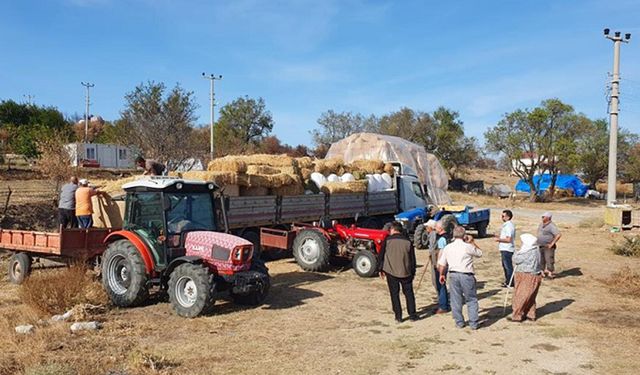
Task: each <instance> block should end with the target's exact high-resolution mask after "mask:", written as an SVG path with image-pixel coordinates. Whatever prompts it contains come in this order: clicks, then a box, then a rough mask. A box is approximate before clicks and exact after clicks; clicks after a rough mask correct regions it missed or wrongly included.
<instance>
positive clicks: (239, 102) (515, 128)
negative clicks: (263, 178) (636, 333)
mask: <svg viewBox="0 0 640 375" xmlns="http://www.w3.org/2000/svg"><path fill="white" fill-rule="evenodd" d="M196 110H197V104H196V103H195V100H194V95H193V93H192V92H189V91H185V90H184V89H183V88H181V87H180V86H179V85H176V86H175V87H173V88H171V89H168V88H167V87H166V86H165V85H164V84H163V83H156V82H147V83H143V84H140V85H139V86H137V87H136V88H135V89H134V90H133V91H131V92H129V93H127V94H126V95H125V107H124V109H123V110H122V112H121V117H120V118H119V119H117V120H115V121H113V122H99V121H96V122H90V125H89V132H88V139H89V141H92V142H100V143H120V144H127V145H133V146H136V147H137V148H138V149H139V150H140V151H141V152H142V153H143V154H144V155H145V156H146V157H148V158H155V159H160V160H162V161H164V162H167V164H168V166H169V168H174V167H176V166H177V165H179V164H181V163H182V162H183V161H185V160H186V159H190V158H198V159H203V160H206V159H207V158H208V156H209V127H208V126H202V127H200V126H197V120H198V119H197V116H196V114H195V113H196ZM78 119H79V116H77V115H75V116H72V117H70V118H65V116H64V115H63V114H62V113H60V112H59V111H58V110H57V109H56V108H53V107H41V106H37V105H31V104H20V103H16V102H14V101H11V100H8V101H2V102H0V155H2V154H4V153H7V152H13V153H18V154H23V155H26V156H28V157H37V156H38V155H39V153H40V152H41V151H42V149H43V148H44V149H49V148H51V143H50V142H49V143H45V142H44V140H47V139H55V140H57V141H58V142H71V141H80V140H82V139H83V138H84V126H83V125H81V124H78V123H77V120H78ZM317 123H318V127H317V128H316V129H315V130H313V131H311V135H312V137H313V142H314V148H313V149H309V148H308V147H307V146H304V145H299V146H296V147H292V146H289V145H286V144H282V142H281V141H280V140H279V139H278V138H277V137H276V136H273V135H271V132H272V130H273V126H274V121H273V117H272V115H271V113H270V112H269V111H268V110H267V109H266V104H265V102H264V100H263V99H262V98H258V99H253V98H249V97H240V98H237V99H236V100H234V101H232V102H231V103H228V104H226V105H225V106H223V107H222V108H221V109H220V116H219V118H218V121H217V123H216V125H215V134H214V140H215V142H214V150H215V153H216V156H222V155H226V154H233V153H255V152H264V153H272V154H276V153H287V154H290V155H294V156H304V155H313V156H317V157H324V155H325V154H326V152H327V150H328V148H329V146H330V145H331V144H332V143H333V142H336V141H338V140H340V139H343V138H345V137H347V136H349V135H351V134H353V133H357V132H374V133H380V134H386V135H393V136H399V137H402V138H405V139H407V140H410V141H412V142H415V143H418V144H420V145H423V146H424V147H425V149H426V150H427V151H428V152H431V153H433V154H435V155H436V156H437V157H438V159H439V160H440V162H441V163H442V165H443V167H444V168H445V169H446V170H447V171H448V173H449V175H450V177H451V178H456V177H458V176H459V174H460V173H461V172H463V171H464V170H465V169H467V168H470V167H485V168H486V167H489V168H491V167H496V162H495V160H494V158H492V157H487V154H486V153H490V154H491V155H492V156H493V157H496V156H500V157H502V159H503V160H506V161H507V162H506V163H504V164H505V165H508V166H509V167H510V166H511V161H512V160H516V161H518V160H520V159H523V158H524V157H525V156H526V157H531V161H532V162H531V164H525V163H522V162H520V166H519V167H520V168H516V170H515V171H514V172H516V174H518V175H519V176H520V177H521V178H523V179H524V180H525V181H527V182H528V183H529V184H530V186H531V188H532V191H535V190H536V189H535V186H534V184H533V176H534V174H535V173H536V172H537V171H539V170H544V171H546V172H548V173H550V174H551V175H552V187H551V189H550V191H551V194H553V191H554V187H555V181H556V178H557V175H558V173H559V172H560V171H562V172H563V173H575V172H578V173H582V174H583V176H584V179H585V180H586V182H588V183H589V184H590V185H592V186H593V185H595V183H596V182H597V181H598V180H600V179H603V178H604V177H605V176H606V174H607V167H608V165H607V158H608V124H607V122H606V121H605V120H602V119H597V120H592V119H589V118H587V117H586V116H585V115H583V114H580V113H577V112H576V111H575V110H574V108H573V107H572V106H570V105H568V104H566V103H563V102H562V101H560V100H558V99H549V100H545V101H543V102H542V103H541V104H540V105H539V106H538V107H536V108H533V109H531V110H529V109H518V110H515V111H513V112H511V113H507V114H505V115H504V116H503V117H502V119H501V120H500V121H499V122H498V124H496V125H495V126H494V127H491V128H489V129H488V130H487V131H486V132H485V134H484V136H485V150H482V149H481V148H480V147H479V146H478V141H477V139H476V138H474V137H469V136H467V135H466V134H465V131H464V124H463V122H462V121H461V119H460V116H459V113H458V112H456V111H454V110H451V109H448V108H445V107H439V108H437V109H436V110H435V111H433V112H424V111H420V110H414V109H411V108H400V109H399V110H398V111H395V112H391V113H388V114H386V115H383V116H380V117H377V116H375V115H362V114H360V113H353V112H340V113H338V112H335V111H333V110H328V111H326V112H324V113H322V114H321V116H320V117H319V119H318V120H317ZM618 140H619V144H618V155H619V165H620V168H619V172H620V177H622V178H624V179H626V180H630V181H640V143H639V139H638V136H637V135H635V134H632V133H630V132H628V131H626V130H624V129H622V130H621V131H620V135H619V138H618ZM39 144H42V145H43V146H41V147H39Z"/></svg>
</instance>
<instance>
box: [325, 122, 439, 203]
mask: <svg viewBox="0 0 640 375" xmlns="http://www.w3.org/2000/svg"><path fill="white" fill-rule="evenodd" d="M336 157H341V158H342V159H343V160H344V161H345V163H351V162H353V161H354V160H362V159H364V160H372V159H378V160H382V161H385V162H391V161H399V162H401V163H404V164H406V165H408V166H410V167H411V168H413V169H414V170H415V171H416V172H417V173H418V177H419V178H420V180H421V181H422V182H423V184H425V185H426V186H427V194H428V195H429V198H430V200H431V203H435V204H437V205H442V204H451V198H450V197H449V194H447V188H448V186H449V178H448V176H447V172H446V171H445V170H444V168H442V165H440V162H439V161H438V158H436V157H435V155H433V154H430V153H428V152H427V151H426V150H425V149H424V147H423V146H420V145H417V144H415V143H413V142H409V141H407V140H406V139H402V138H400V137H394V136H391V135H381V134H374V133H356V134H352V135H350V136H348V137H347V138H345V139H342V140H340V141H338V142H335V143H333V144H332V145H331V147H330V148H329V151H328V152H327V156H326V158H327V159H328V158H336Z"/></svg>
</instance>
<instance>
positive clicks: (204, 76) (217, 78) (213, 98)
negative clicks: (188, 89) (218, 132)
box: [202, 73, 222, 160]
mask: <svg viewBox="0 0 640 375" xmlns="http://www.w3.org/2000/svg"><path fill="white" fill-rule="evenodd" d="M202 78H204V79H208V80H209V81H211V90H210V92H209V101H210V104H211V108H210V109H211V124H210V131H211V137H210V139H209V145H210V148H209V152H210V157H211V160H213V109H214V107H215V105H216V102H215V97H214V91H213V82H214V81H215V80H221V79H222V76H221V75H218V76H216V75H214V74H209V75H206V74H204V73H202Z"/></svg>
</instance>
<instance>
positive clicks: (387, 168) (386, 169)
mask: <svg viewBox="0 0 640 375" xmlns="http://www.w3.org/2000/svg"><path fill="white" fill-rule="evenodd" d="M384 172H385V173H387V174H388V175H389V176H393V175H394V174H395V173H396V170H395V169H394V168H393V165H391V163H385V164H384Z"/></svg>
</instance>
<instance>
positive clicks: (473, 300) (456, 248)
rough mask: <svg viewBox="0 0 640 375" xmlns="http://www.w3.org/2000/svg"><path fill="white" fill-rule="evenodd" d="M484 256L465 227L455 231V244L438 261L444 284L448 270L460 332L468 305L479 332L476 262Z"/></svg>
mask: <svg viewBox="0 0 640 375" xmlns="http://www.w3.org/2000/svg"><path fill="white" fill-rule="evenodd" d="M481 256H482V251H481V250H480V249H479V248H478V245H476V243H475V241H474V240H473V237H471V236H469V235H467V234H466V231H465V229H464V228H463V227H461V226H459V225H456V226H455V227H454V228H453V242H452V243H450V244H448V245H447V246H446V247H445V248H444V250H442V251H441V252H440V258H438V270H439V271H440V280H439V281H440V282H441V283H442V284H444V282H445V273H446V272H447V270H448V276H447V278H448V279H449V292H450V293H451V313H452V315H453V320H454V321H455V322H456V327H458V328H463V327H464V325H465V321H464V316H463V315H462V305H463V304H466V305H467V311H468V313H469V327H470V328H471V329H473V330H475V329H478V320H479V316H478V295H477V291H476V277H475V273H474V269H473V258H479V257H481Z"/></svg>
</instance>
